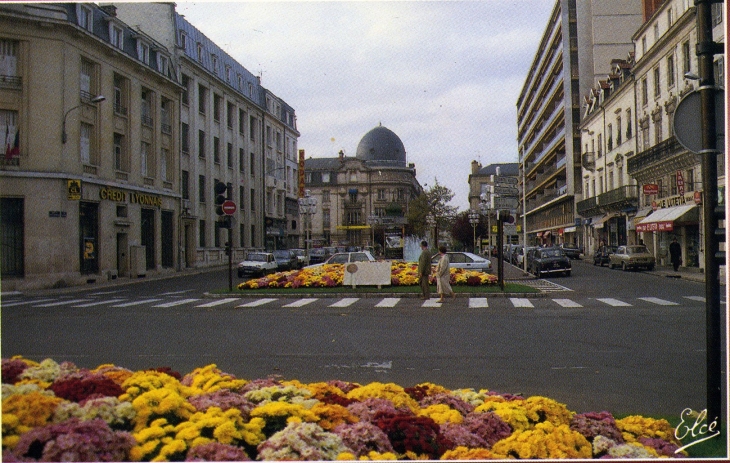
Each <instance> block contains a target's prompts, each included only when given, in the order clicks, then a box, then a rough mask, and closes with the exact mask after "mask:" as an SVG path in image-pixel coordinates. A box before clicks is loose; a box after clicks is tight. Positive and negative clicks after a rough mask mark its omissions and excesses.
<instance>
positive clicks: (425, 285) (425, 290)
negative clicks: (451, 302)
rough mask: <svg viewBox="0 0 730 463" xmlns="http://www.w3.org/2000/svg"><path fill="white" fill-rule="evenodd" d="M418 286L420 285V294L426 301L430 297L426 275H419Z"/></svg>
mask: <svg viewBox="0 0 730 463" xmlns="http://www.w3.org/2000/svg"><path fill="white" fill-rule="evenodd" d="M419 284H420V285H421V294H422V295H423V297H425V298H426V299H428V298H430V297H431V287H430V286H429V285H428V275H421V278H420V281H419Z"/></svg>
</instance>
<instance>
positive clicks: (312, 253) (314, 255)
mask: <svg viewBox="0 0 730 463" xmlns="http://www.w3.org/2000/svg"><path fill="white" fill-rule="evenodd" d="M328 257H329V254H327V251H326V250H325V248H314V249H310V250H309V264H307V265H313V264H321V263H322V262H324V261H325V260H327V258H328Z"/></svg>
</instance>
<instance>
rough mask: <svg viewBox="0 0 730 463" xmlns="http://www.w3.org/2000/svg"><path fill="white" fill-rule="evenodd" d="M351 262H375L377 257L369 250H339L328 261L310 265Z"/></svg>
mask: <svg viewBox="0 0 730 463" xmlns="http://www.w3.org/2000/svg"><path fill="white" fill-rule="evenodd" d="M350 262H375V257H373V255H372V254H370V253H369V252H368V251H357V252H338V253H336V254H333V255H332V256H331V257H330V258H329V259H327V260H326V261H324V262H322V263H320V264H314V265H309V266H308V267H318V266H320V265H324V264H349V263H350Z"/></svg>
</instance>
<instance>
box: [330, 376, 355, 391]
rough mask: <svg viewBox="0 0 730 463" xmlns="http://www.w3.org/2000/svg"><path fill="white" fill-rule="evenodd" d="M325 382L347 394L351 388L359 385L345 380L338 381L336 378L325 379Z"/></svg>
mask: <svg viewBox="0 0 730 463" xmlns="http://www.w3.org/2000/svg"><path fill="white" fill-rule="evenodd" d="M327 384H329V385H330V386H334V387H336V388H338V389H339V390H341V391H342V392H343V393H345V394H347V393H348V392H350V391H351V390H353V389H357V388H358V387H360V385H359V384H357V383H349V382H347V381H340V380H337V379H335V380H332V381H327Z"/></svg>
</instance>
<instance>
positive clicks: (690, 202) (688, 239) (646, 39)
mask: <svg viewBox="0 0 730 463" xmlns="http://www.w3.org/2000/svg"><path fill="white" fill-rule="evenodd" d="M723 10H724V9H723V4H714V5H712V12H713V15H712V16H713V40H714V41H715V42H724V39H725V18H724V16H723V15H724V12H723ZM648 11H649V12H650V13H651V14H650V15H649V16H648V17H647V18H646V22H645V23H644V24H643V25H642V26H641V27H640V28H639V29H637V31H636V33H635V34H634V37H633V40H634V44H635V53H636V64H635V65H634V68H633V73H634V76H635V77H634V79H635V84H634V89H635V94H634V99H635V104H636V110H635V114H636V118H635V119H636V120H635V123H636V140H635V141H636V148H635V152H636V153H635V154H634V155H633V156H629V157H628V158H627V169H628V174H629V175H630V176H631V177H632V178H633V179H635V181H636V183H637V185H638V186H639V189H638V195H639V208H640V209H639V213H637V216H636V217H635V219H634V220H633V223H632V222H629V223H628V227H632V226H633V227H634V228H635V232H636V237H637V239H638V240H642V241H643V242H644V243H645V244H646V245H647V247H649V249H650V250H651V251H652V252H653V253H654V254H655V256H656V257H657V261H658V262H659V263H660V265H661V264H668V262H669V256H668V248H669V243H670V242H671V241H672V239H673V238H675V237H676V238H677V240H678V241H679V243H680V244H681V246H682V256H683V264H682V265H683V266H687V267H703V266H704V257H703V255H702V247H703V245H702V236H701V235H702V230H703V225H702V223H703V217H702V214H701V208H700V207H698V205H699V204H701V202H702V199H703V197H706V196H707V195H714V194H718V192H714V191H712V192H710V191H704V189H703V185H702V169H701V159H700V157H699V156H697V155H696V154H694V153H692V152H690V151H688V150H687V149H685V148H684V147H683V146H682V145H681V144H680V143H679V141H678V140H677V137H676V136H675V134H674V112H675V110H676V109H677V105H678V104H679V102H680V101H681V100H682V98H683V97H685V96H687V95H688V94H689V93H690V92H692V91H693V90H696V89H697V86H698V81H697V80H696V78H695V77H694V76H693V75H696V74H697V73H698V67H697V55H696V46H697V42H698V37H697V17H696V12H695V7H694V4H693V2H690V1H689V0H667V1H665V2H663V3H662V4H661V5H656V6H655V9H653V10H648ZM715 79H716V82H717V83H718V85H723V83H724V82H725V76H724V56H723V55H716V56H715ZM724 173H725V156H718V174H719V175H720V178H719V179H718V186H719V190H720V191H719V195H720V196H719V197H721V198H722V197H724V192H725V176H724Z"/></svg>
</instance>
